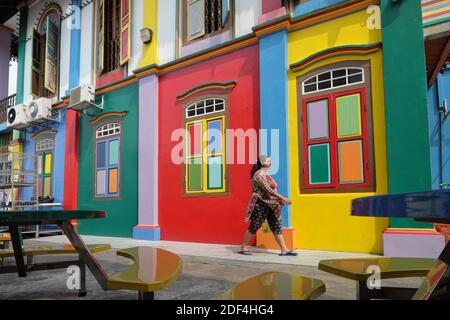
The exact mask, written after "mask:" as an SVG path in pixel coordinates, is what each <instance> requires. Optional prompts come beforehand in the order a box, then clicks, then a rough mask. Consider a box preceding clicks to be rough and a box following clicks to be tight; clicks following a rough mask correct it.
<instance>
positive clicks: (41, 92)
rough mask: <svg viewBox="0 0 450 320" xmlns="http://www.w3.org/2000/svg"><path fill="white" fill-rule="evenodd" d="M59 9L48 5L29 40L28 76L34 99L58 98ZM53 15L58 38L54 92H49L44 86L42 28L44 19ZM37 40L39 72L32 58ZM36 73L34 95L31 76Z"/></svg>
mask: <svg viewBox="0 0 450 320" xmlns="http://www.w3.org/2000/svg"><path fill="white" fill-rule="evenodd" d="M61 12H62V11H61V8H60V7H59V6H57V5H55V4H51V5H49V6H48V7H47V8H46V9H45V10H44V12H43V13H42V15H41V16H40V18H39V21H38V23H37V25H36V27H35V28H33V36H32V38H31V40H32V45H31V47H32V49H31V51H32V52H31V75H30V92H31V96H32V97H34V98H40V97H46V98H50V99H51V98H55V97H58V96H59V90H60V83H59V82H60V81H59V80H60V66H59V65H60V63H61V26H62V22H61ZM50 14H54V15H56V16H57V19H58V21H59V24H58V36H57V38H58V39H57V44H56V45H57V57H56V66H55V69H56V70H55V73H56V75H55V92H51V90H49V89H47V87H46V84H45V75H46V73H47V70H46V55H47V41H46V39H47V34H46V33H44V32H43V30H42V28H43V26H44V23H45V20H46V18H47V17H48V16H49V15H50ZM37 37H38V38H39V44H38V46H39V50H40V57H39V58H40V59H39V61H37V63H38V65H39V70H38V69H37V66H36V65H35V59H34V58H35V56H34V50H35V47H36V43H35V40H36V39H35V38H37ZM34 73H38V84H37V86H38V87H37V91H39V92H38V94H36V93H35V92H34V91H33V83H34V81H33V74H34Z"/></svg>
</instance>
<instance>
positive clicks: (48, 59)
mask: <svg viewBox="0 0 450 320" xmlns="http://www.w3.org/2000/svg"><path fill="white" fill-rule="evenodd" d="M60 17H61V15H60V12H59V9H58V8H56V7H50V8H48V9H47V10H46V12H44V15H43V16H42V17H41V19H40V22H39V24H38V28H37V29H35V30H33V47H32V62H31V93H32V94H33V95H34V96H35V97H48V98H50V97H53V96H55V95H56V94H57V89H58V64H59V44H60V25H61V22H60Z"/></svg>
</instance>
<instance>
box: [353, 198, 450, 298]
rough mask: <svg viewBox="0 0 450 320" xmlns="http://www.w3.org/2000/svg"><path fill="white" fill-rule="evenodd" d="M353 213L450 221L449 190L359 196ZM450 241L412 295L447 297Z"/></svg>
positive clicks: (368, 215)
mask: <svg viewBox="0 0 450 320" xmlns="http://www.w3.org/2000/svg"><path fill="white" fill-rule="evenodd" d="M351 214H352V215H353V216H367V217H396V218H413V219H414V220H416V221H419V222H430V223H436V224H450V190H436V191H426V192H414V193H401V194H392V195H381V196H372V197H365V198H358V199H355V200H353V202H352V211H351ZM449 264H450V243H447V244H446V245H445V247H444V249H443V251H442V253H441V254H440V256H439V258H438V259H437V260H436V261H435V263H434V265H433V266H432V268H431V270H430V271H429V273H428V275H427V276H426V277H425V279H424V281H423V283H422V284H421V286H420V287H419V289H418V290H417V292H416V293H415V295H414V297H413V299H418V300H428V299H440V298H444V299H449V298H450V268H449Z"/></svg>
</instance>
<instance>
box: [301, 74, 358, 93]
mask: <svg viewBox="0 0 450 320" xmlns="http://www.w3.org/2000/svg"><path fill="white" fill-rule="evenodd" d="M363 82H364V72H363V69H362V68H340V69H334V70H329V71H325V72H322V73H319V74H317V75H315V76H313V77H310V78H309V79H306V80H305V81H303V84H302V87H303V94H306V93H313V92H319V91H324V90H330V89H334V88H342V87H345V86H350V85H353V84H358V83H363Z"/></svg>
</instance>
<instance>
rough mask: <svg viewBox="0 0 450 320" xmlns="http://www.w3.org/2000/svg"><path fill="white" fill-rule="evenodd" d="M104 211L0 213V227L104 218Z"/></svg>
mask: <svg viewBox="0 0 450 320" xmlns="http://www.w3.org/2000/svg"><path fill="white" fill-rule="evenodd" d="M105 217H106V212H105V211H90V210H27V211H3V212H1V211H0V225H9V224H12V223H14V224H41V223H42V224H44V223H58V222H61V221H70V220H81V219H99V218H105Z"/></svg>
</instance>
